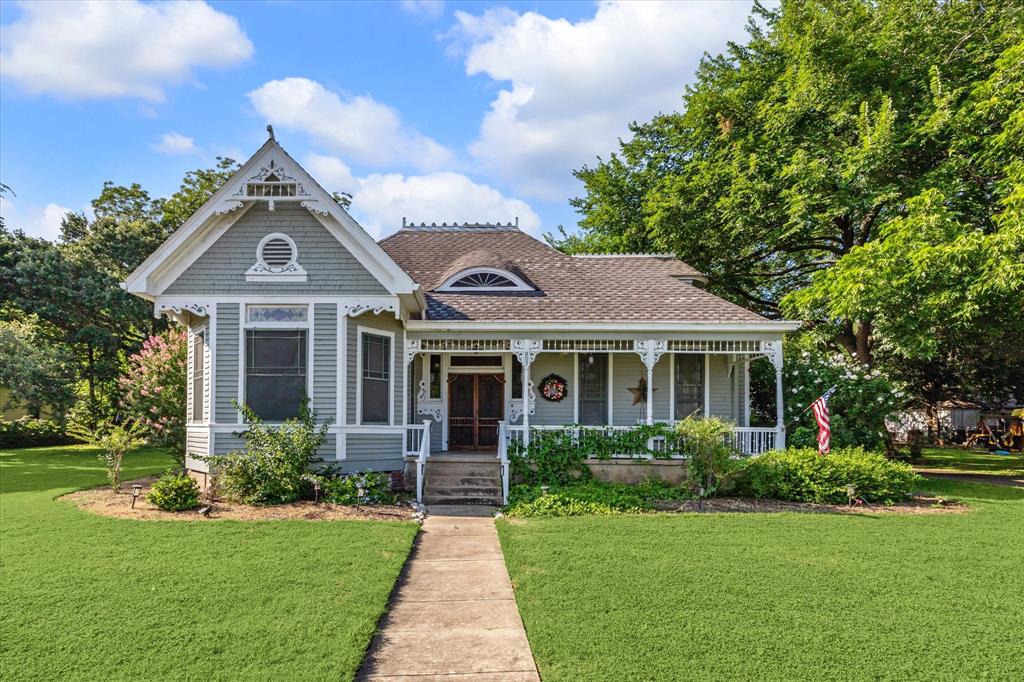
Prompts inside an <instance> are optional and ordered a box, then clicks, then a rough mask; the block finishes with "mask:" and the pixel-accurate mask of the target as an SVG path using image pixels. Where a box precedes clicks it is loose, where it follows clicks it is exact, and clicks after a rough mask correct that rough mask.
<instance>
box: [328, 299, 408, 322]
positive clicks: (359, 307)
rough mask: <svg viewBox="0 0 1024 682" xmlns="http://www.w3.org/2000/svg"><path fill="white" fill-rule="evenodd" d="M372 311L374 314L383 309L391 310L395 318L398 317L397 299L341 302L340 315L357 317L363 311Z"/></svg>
mask: <svg viewBox="0 0 1024 682" xmlns="http://www.w3.org/2000/svg"><path fill="white" fill-rule="evenodd" d="M371 311H372V312H373V314H374V315H379V314H380V313H383V312H385V311H391V312H393V313H394V314H395V319H396V320H397V319H399V311H398V301H395V300H391V301H381V300H366V301H359V300H356V301H350V302H348V303H342V304H341V311H340V313H341V314H342V315H348V316H349V317H359V316H360V315H362V314H363V313H368V312H371Z"/></svg>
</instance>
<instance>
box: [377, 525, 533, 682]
mask: <svg viewBox="0 0 1024 682" xmlns="http://www.w3.org/2000/svg"><path fill="white" fill-rule="evenodd" d="M492 513H493V509H492V508H490V507H470V506H447V507H441V506H432V507H430V508H429V509H428V515H427V518H426V520H425V521H424V522H423V530H422V531H421V532H420V535H419V537H418V538H417V541H416V546H415V548H414V549H413V552H412V556H411V557H410V558H409V561H408V563H406V565H405V569H404V570H403V572H402V576H401V577H400V578H399V580H398V586H397V587H396V589H395V593H394V595H393V596H392V597H391V603H390V604H389V605H388V612H387V614H386V615H385V616H384V620H383V622H382V623H381V626H380V628H379V629H378V631H377V635H376V636H375V637H374V638H373V642H372V643H371V644H370V650H369V651H368V652H367V654H366V658H365V659H364V660H363V666H362V669H361V670H360V671H359V677H358V679H360V680H387V681H389V682H394V681H396V680H409V681H412V680H418V681H424V680H459V681H464V682H470V681H480V682H483V681H487V682H491V681H494V682H497V681H498V680H508V681H509V682H527V681H531V680H537V681H539V680H540V677H539V676H538V675H537V667H536V665H535V664H534V662H533V654H532V653H531V652H530V644H529V642H527V640H526V630H525V629H523V621H522V619H521V618H520V617H519V610H518V609H517V608H516V602H515V597H514V595H513V594H512V583H511V581H510V580H509V577H508V571H507V570H506V569H505V561H504V559H503V558H502V554H501V545H500V544H499V543H498V532H497V531H496V530H495V528H494V519H493V518H492Z"/></svg>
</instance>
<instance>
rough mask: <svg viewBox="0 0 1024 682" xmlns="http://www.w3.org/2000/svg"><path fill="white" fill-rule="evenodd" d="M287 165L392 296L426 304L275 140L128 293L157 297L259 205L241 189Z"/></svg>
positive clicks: (162, 250) (318, 214)
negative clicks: (273, 168)
mask: <svg viewBox="0 0 1024 682" xmlns="http://www.w3.org/2000/svg"><path fill="white" fill-rule="evenodd" d="M272 163H273V164H274V165H275V166H277V167H279V168H283V169H285V171H286V172H287V174H288V175H290V176H292V177H293V178H294V179H295V180H296V181H297V182H298V183H299V184H300V185H301V186H302V187H303V188H304V189H305V192H306V194H303V195H302V197H301V199H302V200H301V205H302V206H303V207H304V208H306V209H307V210H309V212H310V213H311V214H312V215H313V217H315V218H316V220H317V221H318V222H320V224H321V225H323V226H324V228H325V229H327V231H328V232H330V233H331V234H332V235H333V236H334V237H335V238H336V239H337V240H338V241H339V242H341V244H342V245H343V246H344V247H345V248H346V249H348V250H349V252H351V253H352V255H353V256H355V257H356V258H357V259H358V260H359V261H360V263H362V264H363V266H364V267H366V269H367V270H369V271H370V273H371V274H373V276H374V277H375V278H376V279H377V280H378V281H380V283H381V284H382V285H383V286H384V288H385V289H387V290H388V291H389V292H390V293H391V294H396V295H410V296H412V297H414V298H415V299H417V301H418V303H419V306H420V307H421V306H422V304H423V301H422V294H421V292H420V291H419V285H418V284H416V282H414V281H413V280H412V279H411V278H410V277H409V275H408V274H406V272H405V271H404V270H402V268H400V267H399V266H398V264H397V263H395V261H393V260H392V259H391V257H390V256H389V255H388V254H387V253H386V252H385V251H384V250H383V249H382V248H381V247H380V246H379V245H378V244H377V242H375V241H374V240H373V238H372V237H371V236H370V235H369V234H367V232H366V230H364V229H363V228H362V226H361V225H359V223H357V222H356V221H355V220H354V219H353V218H352V216H350V215H349V214H348V212H346V211H345V209H343V208H342V207H341V206H339V205H338V203H337V202H336V201H334V199H333V197H332V196H331V195H330V193H328V192H327V191H326V190H325V189H324V188H323V187H321V186H320V184H319V183H318V182H317V181H316V180H315V179H314V178H313V177H312V176H310V175H309V174H308V173H307V172H306V171H305V169H303V168H302V167H301V166H300V165H299V164H298V163H297V162H296V161H295V159H293V158H292V157H291V156H290V155H289V154H288V153H287V152H286V151H285V150H284V149H283V148H282V147H281V145H279V144H278V143H277V141H276V140H275V139H273V138H271V139H269V140H267V141H266V143H265V144H264V145H263V146H262V147H260V148H259V150H257V151H256V153H255V154H253V155H252V157H250V158H249V160H248V161H246V162H245V163H244V164H242V166H241V168H239V170H238V171H237V172H236V173H235V174H234V175H232V176H231V178H230V179H228V181H227V182H225V183H224V185H223V186H221V187H220V189H218V190H217V191H216V192H215V193H214V194H213V196H211V197H210V198H209V199H208V200H207V201H206V203H204V204H203V205H202V206H201V207H200V208H199V209H198V210H197V211H196V212H195V213H193V214H192V215H191V216H190V217H189V218H188V219H187V220H186V221H185V222H184V223H182V225H181V227H179V228H178V229H177V230H176V231H175V232H174V234H172V235H171V236H170V237H168V238H167V240H166V241H164V243H163V244H161V245H160V246H159V247H157V249H156V250H155V251H154V252H153V253H152V254H150V256H149V258H147V259H146V260H145V261H143V263H142V264H141V265H140V266H139V267H137V268H136V269H135V270H134V271H133V272H132V273H131V274H130V275H128V277H127V278H125V281H124V282H123V284H122V286H123V287H124V288H125V289H126V290H127V291H129V292H131V293H134V294H137V295H139V296H142V297H144V298H150V299H152V298H154V297H156V296H158V295H160V294H161V293H163V291H165V290H166V289H167V287H168V286H169V285H170V284H171V283H172V282H173V281H174V280H175V279H176V278H177V277H178V276H179V275H180V274H181V273H182V272H184V271H185V270H186V269H187V268H188V266H189V265H191V264H192V263H194V262H195V261H196V259H198V258H199V256H201V255H202V254H203V252H205V250H206V249H207V248H209V246H210V245H211V244H213V243H214V242H215V241H216V240H217V239H218V238H219V237H220V236H221V235H223V234H224V233H225V232H226V231H227V230H228V229H229V228H230V227H231V226H232V225H233V224H234V223H235V222H236V221H237V220H238V219H239V218H240V217H242V216H243V215H245V213H246V211H248V210H249V209H250V208H251V207H252V205H253V204H254V203H255V200H254V199H253V198H250V197H247V196H245V193H244V191H242V189H241V188H243V187H244V186H245V183H246V182H248V181H249V180H250V179H252V178H253V177H254V176H255V175H256V174H257V173H258V172H259V171H260V170H261V169H266V168H268V167H269V166H270V165H271V164H272Z"/></svg>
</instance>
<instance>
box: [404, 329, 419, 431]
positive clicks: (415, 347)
mask: <svg viewBox="0 0 1024 682" xmlns="http://www.w3.org/2000/svg"><path fill="white" fill-rule="evenodd" d="M420 348H421V344H420V340H419V339H410V338H408V337H406V339H405V358H404V359H405V364H403V365H402V386H404V387H405V395H404V396H402V413H403V414H405V415H406V416H405V420H404V421H403V422H402V423H403V424H410V423H412V420H413V418H414V417H415V415H414V414H413V407H412V401H413V396H414V395H415V392H414V388H413V386H411V385H410V384H409V378H410V377H411V376H412V375H411V374H410V373H409V365H410V364H411V363H412V362H413V361H414V360H415V359H416V356H417V355H419V353H420Z"/></svg>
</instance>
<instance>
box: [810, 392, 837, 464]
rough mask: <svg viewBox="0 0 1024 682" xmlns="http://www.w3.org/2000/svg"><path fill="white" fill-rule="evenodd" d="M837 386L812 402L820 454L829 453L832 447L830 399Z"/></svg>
mask: <svg viewBox="0 0 1024 682" xmlns="http://www.w3.org/2000/svg"><path fill="white" fill-rule="evenodd" d="M835 391H836V387H835V386H833V387H832V388H830V389H828V390H827V391H825V392H824V393H823V394H822V396H821V397H820V398H818V399H817V400H815V401H814V402H813V403H811V412H813V413H814V420H815V421H816V422H818V454H821V455H827V454H828V452H829V450H830V449H831V445H830V442H829V441H830V440H831V438H832V427H831V425H830V423H829V419H828V399H829V398H831V397H832V394H833V393H835Z"/></svg>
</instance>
